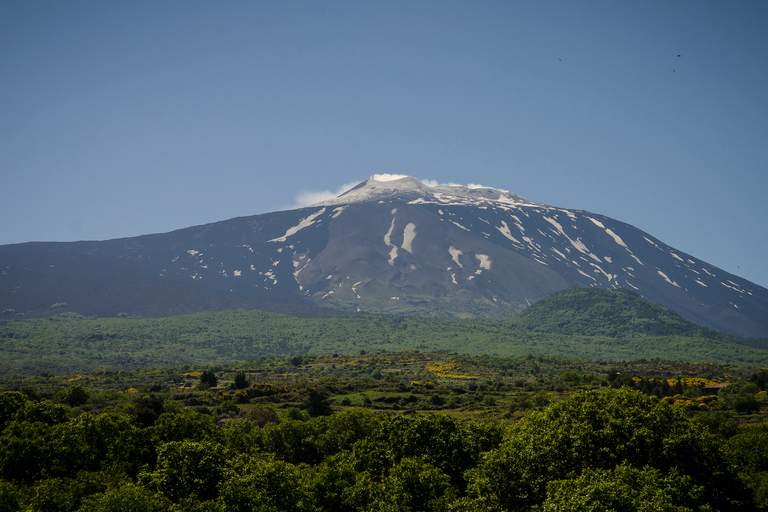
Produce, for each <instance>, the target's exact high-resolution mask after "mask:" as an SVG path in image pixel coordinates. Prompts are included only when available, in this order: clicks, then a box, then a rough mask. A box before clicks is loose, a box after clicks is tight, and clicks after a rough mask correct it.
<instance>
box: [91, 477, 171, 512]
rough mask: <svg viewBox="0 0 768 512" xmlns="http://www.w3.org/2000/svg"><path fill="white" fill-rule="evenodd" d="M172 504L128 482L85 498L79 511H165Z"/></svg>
mask: <svg viewBox="0 0 768 512" xmlns="http://www.w3.org/2000/svg"><path fill="white" fill-rule="evenodd" d="M170 505H171V504H170V502H168V501H167V500H166V499H165V498H163V497H162V496H157V495H155V494H153V493H152V492H151V491H150V490H148V489H144V488H142V487H138V486H135V485H133V484H131V483H127V484H124V485H122V486H119V487H113V488H110V489H107V490H106V491H104V492H100V493H96V494H93V495H91V496H88V497H86V498H84V499H83V501H82V504H81V505H80V508H79V509H77V512H128V511H130V512H164V511H166V510H170V508H171V506H170Z"/></svg>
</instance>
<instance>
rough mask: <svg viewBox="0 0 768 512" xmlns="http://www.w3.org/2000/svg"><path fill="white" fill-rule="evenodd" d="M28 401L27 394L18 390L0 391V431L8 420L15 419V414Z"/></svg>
mask: <svg viewBox="0 0 768 512" xmlns="http://www.w3.org/2000/svg"><path fill="white" fill-rule="evenodd" d="M28 401H29V399H28V398H27V396H26V395H25V394H24V393H20V392H18V391H2V392H0V431H2V429H4V428H5V425H6V424H7V423H8V422H9V421H11V420H14V419H16V414H17V413H18V412H19V410H20V409H21V408H22V407H23V406H24V404H26V403H27V402H28Z"/></svg>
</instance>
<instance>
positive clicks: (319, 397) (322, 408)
mask: <svg viewBox="0 0 768 512" xmlns="http://www.w3.org/2000/svg"><path fill="white" fill-rule="evenodd" d="M304 409H305V410H306V411H307V413H308V414H309V415H310V416H311V417H312V418H315V417H317V416H328V415H329V414H331V413H332V412H333V409H331V405H330V403H328V397H327V395H326V394H325V393H323V392H321V391H318V390H316V389H314V388H310V389H308V390H307V399H306V401H305V402H304Z"/></svg>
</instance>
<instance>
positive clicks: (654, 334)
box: [0, 289, 768, 376]
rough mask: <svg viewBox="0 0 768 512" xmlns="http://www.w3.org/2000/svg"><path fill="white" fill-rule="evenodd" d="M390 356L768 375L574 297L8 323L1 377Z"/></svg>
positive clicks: (619, 306)
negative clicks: (460, 308) (493, 309)
mask: <svg viewBox="0 0 768 512" xmlns="http://www.w3.org/2000/svg"><path fill="white" fill-rule="evenodd" d="M382 349H383V350H388V351H401V350H428V351H432V352H444V353H454V352H457V353H462V354H469V355H482V354H487V355H494V356H522V355H528V354H533V355H544V356H556V357H566V358H581V359H589V360H593V361H626V360H632V359H643V358H644V359H653V358H660V359H668V360H677V361H688V362H713V363H730V364H737V365H748V366H768V340H760V339H745V338H738V337H734V336H727V335H723V334H720V333H716V332H714V331H711V330H709V329H705V328H703V327H700V326H697V325H695V324H691V323H690V322H687V321H685V320H683V319H682V318H680V317H679V316H678V315H676V314H675V313H673V312H671V311H670V310H668V309H665V308H662V307H661V306H659V305H657V304H654V303H652V302H649V301H647V300H645V299H642V298H641V297H639V296H638V295H636V294H634V293H631V292H624V291H606V290H589V289H587V290H585V289H577V290H566V291H564V292H561V293H559V294H557V295H555V296H553V297H551V298H550V299H547V300H545V301H543V302H542V304H541V305H538V304H537V305H534V306H533V307H532V308H531V309H530V310H528V311H526V312H523V313H521V314H520V315H518V316H516V317H513V318H512V319H510V320H508V321H501V320H459V319H427V318H422V317H413V316H401V315H373V314H365V313H361V314H356V315H347V316H341V317H338V316H337V317H329V318H317V317H312V316H311V315H303V314H302V315H301V316H297V315H285V314H279V313H273V312H266V311H259V310H234V311H221V312H206V313H196V314H192V315H184V316H178V317H168V318H88V317H82V316H79V315H75V314H72V313H61V314H58V315H54V316H52V317H49V318H47V319H29V320H24V321H19V320H7V319H6V320H3V321H2V322H0V376H10V375H31V374H39V373H64V372H71V371H95V370H98V369H104V368H112V369H115V370H129V369H135V368H142V367H144V368H146V367H155V366H157V367H169V366H178V365H182V364H203V363H207V364H216V363H219V364H224V363H229V362H232V361H242V360H257V359H260V358H265V357H277V358H284V357H290V356H293V355H296V354H313V355H324V354H334V353H338V354H357V353H359V352H360V351H361V350H366V351H369V352H371V351H378V350H382Z"/></svg>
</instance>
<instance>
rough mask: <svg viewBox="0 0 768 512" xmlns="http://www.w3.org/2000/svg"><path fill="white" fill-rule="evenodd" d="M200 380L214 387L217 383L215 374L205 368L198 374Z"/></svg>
mask: <svg viewBox="0 0 768 512" xmlns="http://www.w3.org/2000/svg"><path fill="white" fill-rule="evenodd" d="M200 382H202V383H203V384H205V385H207V386H208V387H209V388H215V387H216V385H217V384H218V383H219V379H218V377H216V374H215V373H213V372H212V371H208V370H205V371H204V372H203V373H202V374H201V375H200Z"/></svg>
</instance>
